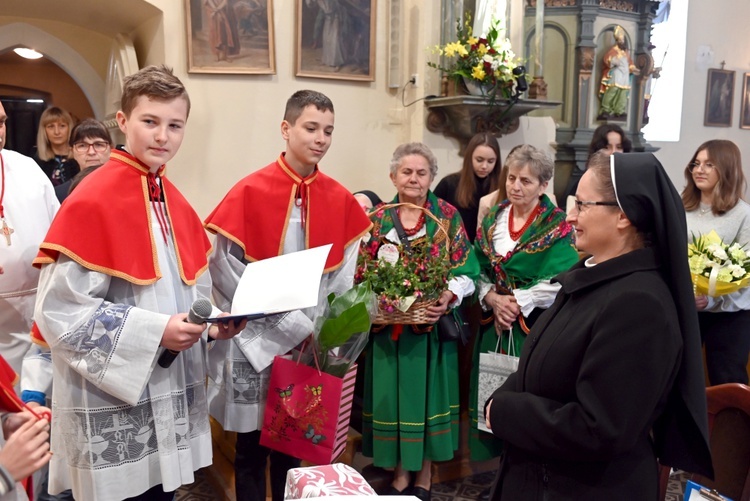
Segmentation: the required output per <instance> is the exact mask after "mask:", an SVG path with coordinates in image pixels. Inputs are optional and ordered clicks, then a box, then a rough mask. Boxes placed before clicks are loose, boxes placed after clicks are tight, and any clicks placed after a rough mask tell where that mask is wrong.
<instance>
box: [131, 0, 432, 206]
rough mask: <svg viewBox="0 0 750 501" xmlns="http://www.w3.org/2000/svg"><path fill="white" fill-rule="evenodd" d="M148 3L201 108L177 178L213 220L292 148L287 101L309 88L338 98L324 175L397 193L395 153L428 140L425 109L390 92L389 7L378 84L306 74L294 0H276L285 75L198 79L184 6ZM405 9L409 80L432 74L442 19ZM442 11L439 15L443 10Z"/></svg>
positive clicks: (382, 20)
mask: <svg viewBox="0 0 750 501" xmlns="http://www.w3.org/2000/svg"><path fill="white" fill-rule="evenodd" d="M148 1H149V2H150V3H152V4H153V5H155V6H156V7H158V8H160V9H162V10H163V11H164V21H163V39H164V40H165V41H166V43H164V47H163V49H164V60H165V62H166V63H167V64H169V65H171V66H173V67H174V69H175V73H176V74H177V75H178V76H179V77H180V79H182V80H183V82H184V83H185V85H186V87H187V89H188V92H189V94H190V98H191V101H192V105H193V106H192V110H191V113H190V119H189V121H188V126H187V129H186V134H185V140H184V143H183V145H182V148H181V149H180V152H179V153H178V154H177V156H176V157H175V159H174V160H173V161H172V165H173V166H174V168H173V169H170V171H169V175H170V177H171V178H172V179H173V181H174V182H175V183H176V184H177V185H178V186H179V187H180V189H181V190H183V192H184V193H185V195H186V197H187V198H188V200H190V201H191V203H192V204H193V205H194V206H195V208H196V210H197V211H198V214H199V215H200V216H202V217H204V216H206V215H208V213H209V212H210V211H211V209H213V207H214V206H215V205H216V204H217V203H218V202H219V200H220V199H221V197H222V196H223V195H224V194H225V193H226V191H227V190H228V189H229V188H230V187H231V186H232V185H233V184H234V183H235V182H237V181H238V180H239V179H240V178H242V177H243V176H245V175H247V174H248V173H250V172H252V171H254V170H257V169H259V168H261V167H263V166H265V165H267V164H268V163H270V162H273V161H274V160H276V158H277V157H278V155H279V153H280V152H282V151H283V150H284V147H285V144H284V142H283V140H282V139H281V133H280V124H281V121H282V118H283V114H284V106H285V103H286V100H287V98H288V97H289V96H290V95H291V94H292V93H294V92H295V91H297V90H300V89H306V88H309V89H314V90H318V91H320V92H323V93H324V94H326V95H327V96H329V97H330V98H331V100H332V101H333V104H334V108H335V112H336V113H335V114H336V123H335V131H334V135H333V143H332V146H331V149H330V150H329V151H328V154H327V155H326V157H325V158H324V159H323V161H322V162H321V169H322V171H323V172H325V173H327V174H329V175H331V176H333V177H334V178H335V179H337V180H338V181H340V182H341V183H342V184H344V186H346V187H347V188H348V189H350V190H352V191H356V190H360V189H371V190H373V191H375V192H376V193H378V194H379V195H380V196H381V197H383V198H385V197H389V196H391V194H392V193H393V186H392V184H391V183H390V180H389V179H388V161H389V159H390V155H391V153H392V152H393V150H394V148H395V147H396V146H397V145H398V144H400V143H402V142H405V141H409V140H420V139H421V134H422V129H423V121H424V117H423V113H424V112H423V109H422V107H421V103H419V105H415V106H412V107H410V108H406V109H404V108H403V107H402V106H401V93H400V92H398V93H396V92H393V91H390V90H389V89H388V88H387V68H386V62H387V57H386V55H387V53H388V47H387V44H386V36H387V22H386V17H385V16H386V12H387V11H388V1H387V0H380V1H378V2H377V28H376V30H377V42H376V47H375V50H376V64H375V82H351V81H337V80H324V79H315V78H300V77H296V76H295V75H294V49H293V48H294V18H295V4H296V2H294V1H292V0H275V1H274V2H273V8H274V29H275V45H276V75H260V76H258V75H206V74H189V73H187V57H186V52H187V48H186V44H187V41H186V36H185V13H184V9H183V8H174V5H175V1H174V0H148ZM404 3H405V6H404V7H405V8H404V12H405V14H406V16H407V17H408V19H410V20H411V22H409V26H411V27H414V28H415V31H416V33H407V35H406V37H405V39H404V40H405V41H406V42H408V43H410V44H411V47H412V49H413V50H409V48H408V47H403V48H402V52H403V54H402V58H401V59H402V61H403V64H402V73H403V75H404V76H403V77H402V79H403V81H406V80H408V77H407V76H405V75H410V74H411V73H415V72H417V73H419V74H420V75H421V76H423V77H424V75H425V71H426V65H425V64H424V61H423V58H424V55H423V53H424V48H425V47H426V43H425V42H424V41H423V38H422V37H423V35H422V34H421V30H423V29H426V28H425V26H428V25H429V24H430V19H432V18H431V17H429V18H424V17H423V16H425V12H427V13H428V14H429V16H432V15H433V13H432V11H431V9H432V8H433V6H432V5H431V4H433V2H432V1H430V2H426V4H427V5H425V6H422V2H421V1H419V0H410V1H406V2H404ZM434 4H435V6H434V7H435V8H437V9H438V11H439V3H438V2H437V1H435V2H434ZM179 5H182V2H180V3H179ZM143 36H144V37H145V36H146V34H144V35H143ZM156 38H158V36H157V37H156ZM155 43H157V44H158V43H160V42H159V40H158V39H157V40H155ZM404 45H406V44H404ZM136 46H137V47H138V43H136ZM159 52H160V51H153V54H154V56H148V57H147V60H141V61H139V62H140V64H141V66H143V65H145V64H156V63H161V62H162V61H159V60H156V59H155V58H156V57H158V54H159ZM139 56H140V54H139ZM420 58H422V60H420ZM421 95H423V87H420V88H418V89H416V90H409V91H407V92H406V96H405V99H406V101H407V103H408V102H409V101H412V100H414V99H415V98H416V97H421Z"/></svg>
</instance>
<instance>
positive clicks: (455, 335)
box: [390, 208, 471, 345]
mask: <svg viewBox="0 0 750 501" xmlns="http://www.w3.org/2000/svg"><path fill="white" fill-rule="evenodd" d="M390 211H391V218H392V219H393V227H394V228H396V233H398V238H399V240H401V245H403V246H404V249H405V250H406V252H409V253H410V252H411V242H409V237H408V236H407V235H406V232H405V231H404V226H403V225H402V224H401V220H399V218H398V213H397V212H396V210H395V209H394V208H391V209H390ZM437 328H438V339H440V341H441V342H442V341H461V342H462V343H463V344H464V345H466V343H468V342H469V339H471V329H470V328H469V322H467V321H465V320H464V319H463V317H461V314H460V313H459V312H458V311H457V310H456V309H453V310H451V311H448V312H447V313H445V314H444V315H443V316H441V317H440V318H439V319H438V321H437Z"/></svg>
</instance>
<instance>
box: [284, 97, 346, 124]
mask: <svg viewBox="0 0 750 501" xmlns="http://www.w3.org/2000/svg"><path fill="white" fill-rule="evenodd" d="M310 105H313V106H315V108H316V109H318V110H319V111H330V112H331V113H334V111H333V103H332V102H331V100H330V99H328V96H326V95H325V94H323V93H320V92H318V91H314V90H298V91H297V92H295V93H294V94H292V97H290V98H289V99H288V100H287V102H286V109H285V110H284V120H286V121H287V122H289V123H290V124H292V125H294V123H295V122H296V121H297V119H298V118H299V117H300V115H302V112H303V111H304V109H305V108H307V107H308V106H310Z"/></svg>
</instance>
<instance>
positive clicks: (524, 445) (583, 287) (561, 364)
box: [490, 248, 683, 501]
mask: <svg viewBox="0 0 750 501" xmlns="http://www.w3.org/2000/svg"><path fill="white" fill-rule="evenodd" d="M557 279H558V280H559V282H560V283H561V284H562V290H561V291H560V293H559V294H558V296H557V299H556V300H555V303H554V304H553V305H552V307H551V308H549V309H548V310H547V311H546V312H545V313H544V314H543V315H542V316H541V317H540V318H539V320H538V321H537V322H536V323H535V325H534V327H533V329H532V330H531V333H530V334H529V338H528V339H527V341H526V343H525V344H524V347H523V352H522V354H521V364H520V365H519V368H518V372H516V373H515V374H513V375H512V376H510V377H509V378H508V380H507V381H506V382H505V384H504V385H503V386H502V387H501V388H499V389H498V390H497V391H496V392H495V393H494V394H493V396H492V399H493V403H492V407H491V413H492V414H491V420H490V422H491V425H492V430H493V432H494V433H495V434H496V435H497V436H499V437H500V438H502V439H504V440H505V441H506V450H505V453H504V456H503V461H502V465H501V468H500V471H499V472H498V479H497V483H496V487H495V489H494V490H493V498H492V499H493V501H499V500H502V501H518V500H549V501H553V500H561V499H566V500H573V499H575V500H592V501H594V500H595V501H601V500H604V501H614V500H628V501H630V500H634V499H637V500H639V501H648V500H656V499H657V489H658V468H657V462H656V454H655V452H654V446H653V441H652V439H651V435H650V434H651V430H652V426H653V425H654V423H655V421H656V420H657V418H658V417H659V416H660V414H661V413H662V412H663V411H664V409H665V408H667V407H668V405H667V402H668V400H669V396H670V392H671V390H672V388H673V385H674V383H675V379H676V376H677V373H678V370H679V368H680V365H681V358H682V347H683V338H682V335H681V333H680V322H679V320H678V316H677V310H676V308H675V304H674V301H673V298H672V294H671V293H670V290H669V288H668V286H667V283H666V282H665V280H664V278H663V276H662V273H661V272H660V270H659V265H658V262H657V257H656V253H655V251H654V250H653V249H651V248H646V249H640V250H636V251H633V252H629V253H627V254H624V255H621V256H619V257H616V258H613V259H610V260H607V261H605V262H603V263H601V264H598V265H596V266H595V267H593V268H586V267H585V266H584V265H583V262H579V263H578V264H577V265H575V266H574V267H573V268H572V269H571V270H570V271H568V272H565V273H563V274H561V275H559V276H558V277H557Z"/></svg>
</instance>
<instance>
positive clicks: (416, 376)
mask: <svg viewBox="0 0 750 501" xmlns="http://www.w3.org/2000/svg"><path fill="white" fill-rule="evenodd" d="M392 332H393V327H392V326H388V327H385V328H384V329H382V330H380V331H378V332H374V331H373V332H371V333H370V340H369V341H368V346H367V356H366V359H365V390H364V406H363V413H362V417H363V434H362V453H363V454H364V455H365V456H367V457H371V458H373V464H374V465H375V466H379V467H381V468H391V467H396V466H397V465H398V464H399V463H400V464H401V466H402V468H403V469H405V470H407V471H419V470H421V469H422V461H424V460H429V461H447V460H450V459H452V458H453V453H454V451H455V450H457V449H458V414H459V401H458V347H457V346H456V342H455V341H450V342H440V341H439V340H438V334H437V328H436V327H433V328H432V329H431V330H429V331H428V332H426V333H417V332H414V330H413V329H412V326H409V325H405V326H403V332H401V334H400V335H399V337H398V340H394V339H392Z"/></svg>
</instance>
